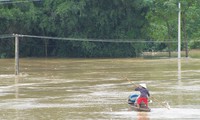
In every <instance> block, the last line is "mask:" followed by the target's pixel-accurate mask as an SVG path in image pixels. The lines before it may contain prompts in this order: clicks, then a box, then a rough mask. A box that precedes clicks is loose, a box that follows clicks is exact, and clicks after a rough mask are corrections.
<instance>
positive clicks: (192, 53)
mask: <svg viewBox="0 0 200 120" xmlns="http://www.w3.org/2000/svg"><path fill="white" fill-rule="evenodd" d="M142 56H143V57H144V58H168V57H169V52H143V54H142ZM185 56H186V52H185V51H182V52H181V57H185ZM171 57H172V58H176V57H178V53H177V52H171ZM188 57H190V58H200V49H193V50H189V53H188Z"/></svg>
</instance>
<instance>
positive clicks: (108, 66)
mask: <svg viewBox="0 0 200 120" xmlns="http://www.w3.org/2000/svg"><path fill="white" fill-rule="evenodd" d="M180 66H181V67H180ZM13 74H14V59H0V119H2V120H88V119H90V120H124V119H127V120H130V119H131V120H150V119H151V120H168V119H177V120H179V119H180V120H184V119H187V120H188V119H197V120H198V119H200V94H199V93H200V60H199V59H192V58H188V59H184V58H183V59H181V60H179V62H178V60H177V59H156V60H152V59H150V60H147V59H20V75H19V76H15V75H13ZM123 77H127V78H129V79H130V80H131V81H132V82H134V83H137V84H139V83H146V84H147V87H148V89H149V90H150V94H151V95H152V96H153V98H156V99H157V100H158V101H155V100H153V102H152V103H150V104H149V106H150V107H151V110H152V111H151V112H149V113H143V112H135V111H132V110H131V109H130V106H129V105H128V104H127V98H128V96H129V95H130V94H131V93H134V91H133V85H131V83H130V82H129V81H127V80H125V79H124V78H123ZM164 102H168V103H169V105H170V107H171V109H170V110H168V109H167V108H166V107H165V106H164V105H163V104H164Z"/></svg>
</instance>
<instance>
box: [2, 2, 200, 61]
mask: <svg viewBox="0 0 200 120" xmlns="http://www.w3.org/2000/svg"><path fill="white" fill-rule="evenodd" d="M177 3H178V2H177V1H176V0H35V1H34V0H33V1H32V2H30V0H13V1H12V2H3V1H1V2H0V35H5V34H13V33H17V34H27V35H38V36H52V37H65V38H85V39H97V40H100V39H104V40H105V39H112V40H114V41H115V40H117V39H121V40H127V39H128V40H133V41H134V40H135V41H144V40H145V41H149V40H154V41H172V40H177V27H176V26H177V13H178V8H177ZM181 3H182V4H183V5H182V11H183V12H182V14H183V15H182V20H183V25H182V28H183V29H182V30H183V33H184V40H185V43H186V42H187V41H189V42H190V41H192V40H190V39H198V36H199V34H200V30H199V29H198V28H199V27H198V25H199V23H200V20H199V19H198V18H199V17H198V16H199V15H200V12H199V11H200V9H199V7H198V6H199V5H200V1H198V0H181ZM2 39H3V38H2ZM10 39H11V38H7V40H0V46H1V48H0V57H2V56H3V57H13V50H14V45H13V44H14V42H13V40H10ZM12 39H13V38H12ZM191 43H193V42H191ZM189 45H190V44H189ZM149 47H152V46H151V44H148V45H143V44H141V43H140V42H134V43H117V42H116V43H115V42H114V43H110V42H77V41H60V40H51V39H35V38H20V56H22V57H41V56H55V57H135V56H138V54H140V52H141V51H142V50H143V49H146V50H149V49H150V48H149ZM153 47H155V46H153ZM156 49H159V50H164V49H168V50H171V49H173V50H175V49H176V48H175V47H174V46H173V45H172V44H170V43H169V44H166V45H163V44H160V45H157V47H156Z"/></svg>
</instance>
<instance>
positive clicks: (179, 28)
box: [178, 2, 181, 59]
mask: <svg viewBox="0 0 200 120" xmlns="http://www.w3.org/2000/svg"><path fill="white" fill-rule="evenodd" d="M178 8H179V9H178V10H179V12H178V59H180V58H181V3H180V2H179V3H178Z"/></svg>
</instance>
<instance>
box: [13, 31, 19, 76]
mask: <svg viewBox="0 0 200 120" xmlns="http://www.w3.org/2000/svg"><path fill="white" fill-rule="evenodd" d="M14 36H15V75H19V35H18V34H14Z"/></svg>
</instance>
